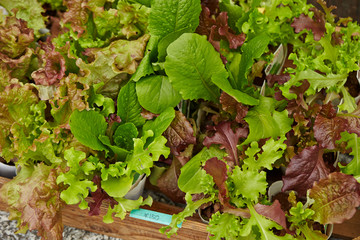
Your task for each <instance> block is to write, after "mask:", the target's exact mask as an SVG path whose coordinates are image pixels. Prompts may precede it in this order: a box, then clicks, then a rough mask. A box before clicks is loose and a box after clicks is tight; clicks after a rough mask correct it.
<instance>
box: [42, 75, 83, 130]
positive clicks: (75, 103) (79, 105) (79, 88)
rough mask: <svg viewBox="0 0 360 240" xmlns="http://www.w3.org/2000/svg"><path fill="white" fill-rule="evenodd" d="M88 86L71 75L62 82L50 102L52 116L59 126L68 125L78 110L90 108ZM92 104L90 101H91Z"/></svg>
mask: <svg viewBox="0 0 360 240" xmlns="http://www.w3.org/2000/svg"><path fill="white" fill-rule="evenodd" d="M88 88H89V87H88V86H86V85H81V84H80V83H79V82H78V76H77V75H75V74H69V76H67V77H66V78H63V79H61V80H60V84H59V86H58V87H57V88H56V91H55V93H54V96H53V97H52V98H51V99H50V100H49V102H50V104H51V115H52V116H53V117H54V120H55V123H56V124H58V125H63V124H68V123H69V118H70V115H71V114H72V112H74V111H75V110H76V109H77V110H79V111H82V110H84V109H88V108H89V104H88V102H87V100H88V98H89V95H88V94H86V90H88ZM89 102H90V100H89Z"/></svg>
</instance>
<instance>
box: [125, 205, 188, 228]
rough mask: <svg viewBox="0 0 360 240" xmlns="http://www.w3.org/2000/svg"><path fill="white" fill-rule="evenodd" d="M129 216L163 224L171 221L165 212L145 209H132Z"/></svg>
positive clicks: (179, 225) (180, 224)
mask: <svg viewBox="0 0 360 240" xmlns="http://www.w3.org/2000/svg"><path fill="white" fill-rule="evenodd" d="M130 217H133V218H137V219H141V220H145V221H149V222H155V223H160V224H164V225H169V224H170V223H171V217H172V216H171V215H169V214H165V213H159V212H155V211H151V210H147V209H141V208H140V209H136V210H132V211H131V212H130ZM181 226H182V223H179V224H178V227H180V228H181Z"/></svg>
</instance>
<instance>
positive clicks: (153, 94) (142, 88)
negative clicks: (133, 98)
mask: <svg viewBox="0 0 360 240" xmlns="http://www.w3.org/2000/svg"><path fill="white" fill-rule="evenodd" d="M136 93H137V96H138V99H139V102H140V104H141V106H142V107H143V108H145V109H146V110H148V111H150V112H153V113H157V114H159V113H161V112H163V111H164V110H165V109H166V108H168V107H175V106H176V105H177V104H178V103H179V102H180V100H181V96H180V94H179V93H178V92H177V91H176V90H175V89H174V88H173V87H172V85H171V83H170V82H169V78H168V77H166V76H161V75H151V76H149V77H145V78H142V79H141V80H140V81H139V82H137V83H136Z"/></svg>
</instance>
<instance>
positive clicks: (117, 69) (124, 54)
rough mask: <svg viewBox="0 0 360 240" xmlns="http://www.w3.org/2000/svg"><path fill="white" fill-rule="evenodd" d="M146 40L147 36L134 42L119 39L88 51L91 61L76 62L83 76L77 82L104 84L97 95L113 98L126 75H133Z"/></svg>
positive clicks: (142, 54)
mask: <svg viewBox="0 0 360 240" xmlns="http://www.w3.org/2000/svg"><path fill="white" fill-rule="evenodd" d="M148 39H149V35H144V36H143V37H141V38H139V39H136V40H121V39H120V40H116V41H114V42H112V43H111V44H110V45H109V46H108V47H105V48H94V49H88V50H87V52H86V54H87V55H88V57H89V58H90V59H92V61H91V62H90V63H86V62H85V61H84V60H82V59H81V58H78V59H77V61H76V64H77V66H78V67H79V68H80V73H81V75H82V76H83V77H82V78H80V79H79V81H80V82H81V83H84V84H87V85H90V86H91V85H93V84H96V83H99V82H104V86H102V87H101V88H100V89H99V90H98V91H99V93H101V94H103V95H105V96H109V97H112V98H115V97H116V95H117V93H118V92H119V89H120V86H121V83H123V82H124V80H126V79H127V78H128V77H127V74H133V73H135V71H136V68H137V66H138V65H139V62H140V61H141V59H142V58H143V56H144V50H145V47H146V43H147V41H148Z"/></svg>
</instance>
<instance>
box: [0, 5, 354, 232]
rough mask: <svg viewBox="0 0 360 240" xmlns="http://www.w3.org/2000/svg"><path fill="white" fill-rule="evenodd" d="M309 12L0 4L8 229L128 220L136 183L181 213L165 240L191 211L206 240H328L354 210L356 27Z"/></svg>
mask: <svg viewBox="0 0 360 240" xmlns="http://www.w3.org/2000/svg"><path fill="white" fill-rule="evenodd" d="M318 3H319V5H320V6H321V9H317V8H315V7H314V6H313V5H311V4H307V3H306V1H303V0H293V1H288V0H275V1H270V0H264V1H260V0H252V1H244V0H237V1H235V0H234V1H232V0H216V1H205V0H204V1H200V0H173V1H169V0H152V1H147V0H131V1H130V0H112V1H110V0H109V1H108V0H104V1H98V0H88V1H80V0H64V1H57V0H51V1H50V0H39V1H36V0H31V1H11V2H9V1H1V0H0V5H2V6H3V7H5V8H6V9H7V11H8V16H4V15H2V14H0V58H1V60H2V61H1V62H0V75H1V79H0V90H1V91H0V122H1V130H0V156H1V158H4V159H5V160H6V161H8V162H10V161H11V162H14V163H15V164H16V165H17V167H19V168H21V171H20V172H19V174H18V176H17V177H16V178H15V179H14V180H12V181H10V182H9V183H8V184H6V185H5V186H4V187H3V188H2V189H1V190H0V196H1V199H2V200H4V201H5V202H7V203H8V205H9V211H10V218H11V219H16V220H17V221H18V227H19V231H20V232H24V231H26V230H28V229H30V230H33V229H37V230H38V233H39V235H41V236H42V237H44V238H45V239H61V238H62V230H63V225H62V222H61V210H62V208H63V207H64V206H65V204H79V207H80V208H81V209H88V210H89V214H90V215H97V214H99V212H100V211H99V209H100V206H101V204H103V203H104V202H107V204H108V212H107V214H106V215H105V216H104V222H112V221H113V216H116V217H120V218H122V219H123V218H124V217H125V216H126V213H127V212H129V211H131V210H132V209H136V208H139V207H140V206H142V205H151V203H152V199H151V198H147V199H143V198H142V197H140V198H139V199H137V200H129V199H126V198H125V196H126V194H127V193H128V191H129V190H130V188H131V186H132V184H133V183H134V182H135V181H136V179H137V178H138V177H139V176H142V175H146V176H150V182H151V183H153V184H155V185H157V186H158V188H159V189H160V190H161V191H162V192H163V193H164V194H166V195H168V196H169V197H170V198H171V199H172V200H174V201H178V202H183V203H186V207H185V208H184V210H183V211H182V212H180V213H178V214H175V215H174V216H173V218H172V222H171V224H170V225H169V226H165V227H163V228H162V229H161V230H160V231H161V232H163V233H166V234H167V236H169V237H170V236H172V235H173V234H175V233H176V231H177V230H178V224H179V223H181V222H183V221H186V218H187V217H189V216H191V215H193V214H194V213H195V212H196V211H197V210H198V209H201V210H202V212H203V213H205V215H206V216H207V217H208V218H209V225H208V228H207V229H208V231H209V233H210V234H209V237H210V239H326V236H325V235H324V234H323V233H322V232H321V231H320V230H319V228H318V227H317V226H318V225H326V224H336V223H341V222H343V221H344V220H346V219H349V218H351V217H352V216H353V215H354V213H355V211H356V207H358V206H359V205H360V201H359V199H360V183H359V179H360V167H359V166H360V164H359V153H358V152H359V151H358V142H359V137H360V130H359V118H360V112H359V105H358V103H357V97H358V96H359V83H358V79H356V77H355V75H356V71H358V70H359V66H358V60H359V59H360V49H359V46H360V44H359V41H360V39H359V38H360V37H359V33H360V26H359V25H358V24H357V23H356V22H353V21H352V20H351V19H350V18H346V19H342V18H337V17H336V16H335V15H334V14H333V13H332V10H333V8H334V7H332V6H330V7H328V6H327V4H326V3H325V1H323V0H318ZM45 27H48V30H49V32H48V33H46V32H47V31H44V28H45ZM278 48H279V49H280V50H276V49H278ZM339 153H342V154H347V155H348V156H349V157H350V158H352V160H351V161H350V162H348V163H344V162H337V161H335V160H334V159H332V158H331V156H334V155H336V154H339ZM280 167H286V171H285V173H284V174H283V175H281V174H280V175H279V174H278V172H279V171H278V169H279V168H280ZM276 173H277V174H278V175H276ZM274 174H275V176H276V177H277V179H282V181H283V183H284V185H283V189H282V191H283V192H284V194H287V195H286V196H287V197H286V198H285V199H283V200H281V201H279V200H277V199H276V200H274V201H269V199H268V198H267V196H266V195H267V190H268V187H269V185H270V184H271V183H272V181H273V180H272V177H273V176H274ZM29 193H32V194H29ZM286 206H287V207H286Z"/></svg>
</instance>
